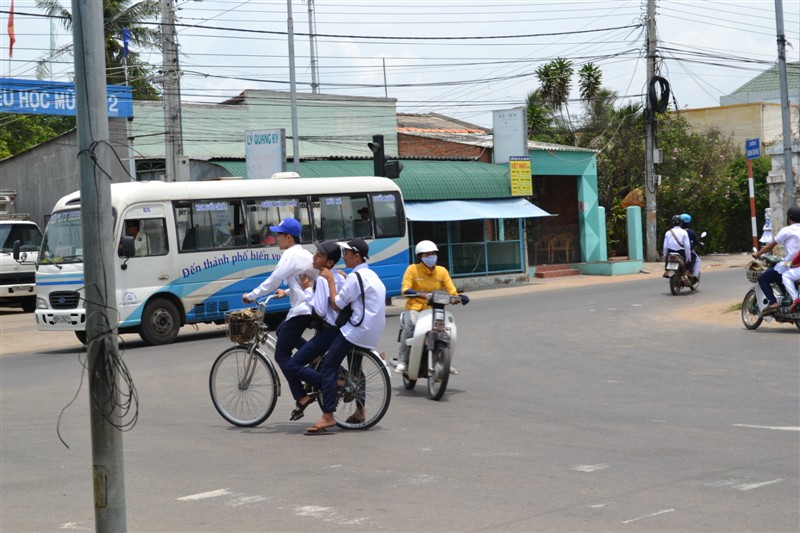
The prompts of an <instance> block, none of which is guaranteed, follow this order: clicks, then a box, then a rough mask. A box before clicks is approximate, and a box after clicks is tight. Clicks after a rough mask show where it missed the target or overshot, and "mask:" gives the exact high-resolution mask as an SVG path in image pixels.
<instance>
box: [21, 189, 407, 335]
mask: <svg viewBox="0 0 800 533" xmlns="http://www.w3.org/2000/svg"><path fill="white" fill-rule="evenodd" d="M80 202H81V199H80V193H79V192H75V193H72V194H70V195H67V196H65V197H64V198H62V199H61V200H59V201H58V203H57V204H56V205H55V207H54V208H53V213H52V215H51V216H50V220H49V222H48V224H47V227H46V228H45V232H44V237H43V240H42V247H41V250H40V253H39V258H38V264H37V270H36V287H37V301H36V312H35V315H36V324H37V327H38V329H39V330H42V331H65V330H67V331H75V333H76V335H77V337H78V339H80V340H81V342H84V343H85V342H86V310H85V305H84V294H85V292H84V285H85V283H86V280H85V279H84V274H83V255H82V254H83V245H82V237H81V233H82V232H81V205H80ZM111 202H112V205H111V208H112V213H113V220H114V224H113V228H109V231H113V234H114V243H115V246H116V248H115V249H120V250H121V247H120V244H121V239H122V237H123V236H125V235H126V226H129V225H130V222H132V221H135V223H136V224H135V225H138V227H139V230H140V231H141V232H142V233H143V234H144V235H145V236H146V238H145V239H138V242H137V243H136V248H137V250H136V255H135V256H134V257H127V258H126V257H119V256H116V255H115V257H114V268H115V272H116V274H115V275H116V298H117V306H118V307H117V309H118V312H119V331H120V333H131V332H137V333H139V335H140V336H141V338H142V339H143V340H144V341H145V342H147V343H149V344H167V343H170V342H172V341H173V340H174V339H175V337H176V336H177V334H178V330H179V329H180V327H181V326H183V325H185V324H195V323H222V322H223V321H224V313H225V311H228V310H233V309H238V308H241V307H243V305H244V304H242V300H241V296H242V294H243V293H245V292H248V291H250V290H252V289H253V288H254V287H256V286H257V285H258V284H259V283H261V282H262V281H263V280H264V279H265V278H266V277H267V276H268V275H269V274H270V272H272V270H273V269H274V268H275V265H276V264H277V262H278V259H279V258H280V250H279V249H278V247H277V244H276V243H275V239H274V236H273V235H272V234H271V233H270V231H269V226H271V225H273V226H276V225H278V224H279V223H280V221H281V220H283V219H284V218H286V217H293V218H296V219H297V220H299V221H300V223H301V224H302V227H303V233H302V236H301V244H303V245H304V246H305V247H306V248H307V249H308V250H310V251H312V252H313V251H314V246H313V244H312V243H313V242H315V241H320V240H328V239H335V240H347V239H350V238H353V237H363V238H364V239H366V240H367V242H368V243H369V246H370V259H369V263H370V267H371V268H372V269H374V270H375V271H376V272H377V274H378V275H379V276H380V278H381V280H382V281H383V283H384V284H385V285H386V288H387V296H395V295H398V294H399V293H400V283H401V281H402V278H403V273H404V272H405V269H406V267H407V266H408V258H409V255H408V253H409V251H408V237H407V235H406V219H405V214H404V210H403V199H402V196H401V193H400V189H399V188H398V187H397V185H396V184H395V183H394V182H392V181H391V180H389V179H386V178H379V177H372V176H366V177H342V178H308V179H299V178H293V179H266V180H242V179H225V180H219V181H203V182H176V183H164V182H160V181H151V182H132V183H118V184H112V185H111ZM278 302H279V304H280V305H283V306H284V307H283V308H281V307H279V306H278V305H276V306H275V310H276V311H277V312H280V311H285V310H286V309H288V298H286V299H285V300H279V301H278Z"/></svg>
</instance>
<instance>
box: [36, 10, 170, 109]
mask: <svg viewBox="0 0 800 533" xmlns="http://www.w3.org/2000/svg"><path fill="white" fill-rule="evenodd" d="M36 7H37V8H39V9H41V10H42V11H44V13H45V14H46V15H47V16H49V17H56V18H59V19H60V20H61V22H62V24H63V26H64V28H66V29H67V30H71V29H72V13H71V12H70V11H68V10H67V9H66V8H64V7H63V6H62V5H61V2H60V0H36ZM160 9H161V8H160V5H159V2H158V1H157V0H140V1H138V2H137V1H135V0H103V20H104V21H105V23H104V25H103V33H104V36H105V43H106V44H105V48H106V79H107V80H108V83H109V84H111V85H126V84H127V85H131V86H132V87H133V94H134V98H136V99H156V98H158V90H157V89H156V88H155V86H154V85H153V84H152V82H151V81H150V80H151V79H152V75H153V73H154V70H155V68H154V67H153V66H152V65H149V64H147V63H145V62H143V61H142V60H141V56H140V55H139V53H138V52H136V51H135V50H132V49H129V52H128V57H127V58H125V57H124V44H123V42H122V33H123V30H127V31H128V32H129V33H130V45H131V46H132V47H136V48H141V49H149V50H158V51H160V50H161V31H160V30H158V29H155V28H152V27H150V26H147V25H146V23H147V22H150V21H155V20H156V19H157V18H158V14H159V13H160ZM71 55H72V43H70V44H67V45H64V46H62V47H60V48H59V49H57V50H55V51H54V53H53V54H51V55H48V57H47V58H43V59H40V60H39V65H38V67H37V75H38V77H40V78H41V77H43V75H44V74H45V73H46V64H47V62H48V61H50V60H51V59H53V58H55V57H64V56H71ZM126 66H127V75H126Z"/></svg>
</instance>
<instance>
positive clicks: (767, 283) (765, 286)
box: [758, 268, 783, 304]
mask: <svg viewBox="0 0 800 533" xmlns="http://www.w3.org/2000/svg"><path fill="white" fill-rule="evenodd" d="M772 283H777V284H778V286H780V287H783V285H782V283H783V278H782V276H781V275H780V274H778V273H777V272H775V269H774V268H768V269H766V270H765V271H764V272H762V273H761V275H760V276H758V286H759V287H761V292H763V293H764V296H766V297H767V300H769V303H771V304H774V303H778V301H777V300H776V299H775V293H774V291H773V290H772V286H771V284H772Z"/></svg>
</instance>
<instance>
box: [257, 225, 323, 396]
mask: <svg viewBox="0 0 800 533" xmlns="http://www.w3.org/2000/svg"><path fill="white" fill-rule="evenodd" d="M269 229H270V231H273V232H275V234H276V235H277V240H278V247H279V248H280V249H281V251H282V252H283V253H282V254H281V258H280V260H279V261H278V264H277V265H275V270H273V271H272V274H270V276H269V277H268V278H267V279H265V280H264V282H263V283H261V285H259V286H258V287H256V288H255V289H253V290H252V291H250V292H248V293H245V294H243V295H242V301H243V302H244V303H250V302H252V301H254V300H255V299H256V298H258V297H259V296H261V295H264V294H268V293H270V292H272V291H275V295H276V296H277V297H278V298H283V297H284V296H286V295H287V294H288V295H289V302H290V303H289V306H290V308H289V313H288V314H287V315H286V319H285V320H284V321H283V322H281V323H280V325H279V326H278V329H277V336H278V342H277V343H276V344H275V362H276V363H278V366H279V367H281V371H282V372H283V375H284V376H285V377H286V381H287V383H288V384H289V390H291V392H292V397H294V399H295V400H298V399H300V398H302V397H303V396H305V394H306V393H305V390H304V389H303V384H302V382H300V380H299V379H297V378H293V377H292V376H291V375H290V374H289V372H288V371H287V369H286V367H287V364H288V363H289V359H290V358H291V357H292V350H295V349H297V348H300V347H301V346H302V345H303V344H305V339H304V338H303V332H304V331H305V330H306V328H308V324H309V322H311V308H309V306H308V304H307V303H306V298H305V294H304V293H303V289H302V288H301V287H300V276H302V275H303V274H306V275H310V276H313V277H314V278H316V270H314V267H313V266H312V263H313V261H312V257H311V252H309V251H308V250H306V249H305V248H303V247H302V246H300V234H301V233H302V228H301V226H300V222H299V221H297V220H295V219H294V218H285V219H283V221H282V222H281V223H280V224H279V225H277V226H270V227H269ZM283 281H286V284H287V285H288V286H289V289H288V290H283V289H279V288H278V287H279V286H280V284H281V283H282V282H283ZM276 289H277V290H276Z"/></svg>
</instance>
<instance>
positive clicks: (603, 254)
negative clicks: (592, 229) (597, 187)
mask: <svg viewBox="0 0 800 533" xmlns="http://www.w3.org/2000/svg"><path fill="white" fill-rule="evenodd" d="M597 240H598V241H599V242H600V246H599V247H598V250H597V251H598V254H597V255H598V257H597V259H596V260H597V261H608V244H607V243H606V208H605V207H603V206H598V207H597Z"/></svg>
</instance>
